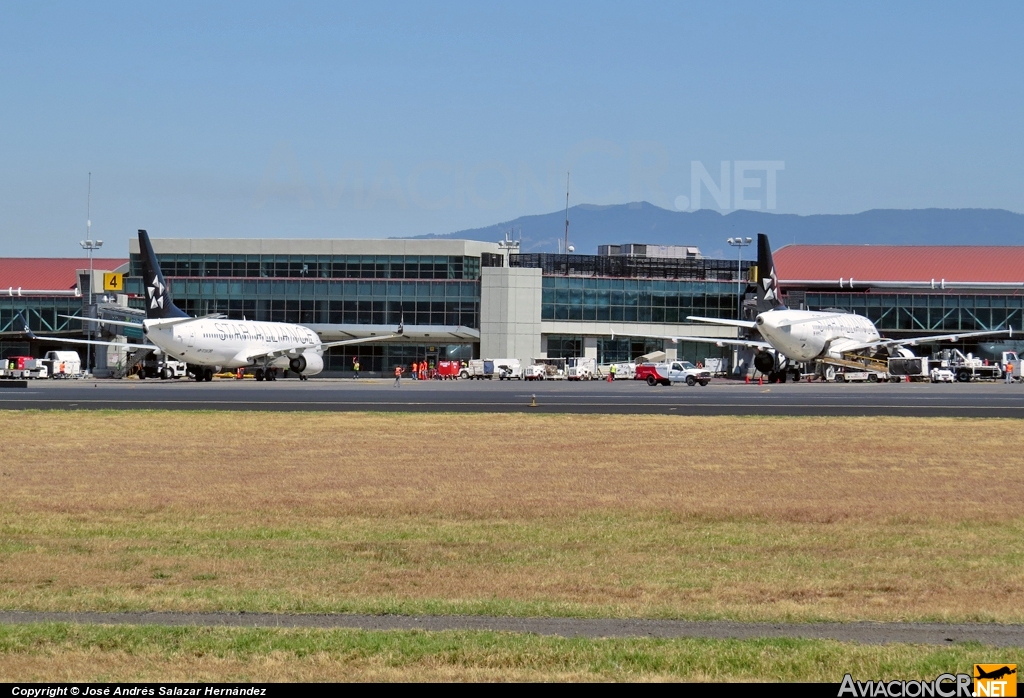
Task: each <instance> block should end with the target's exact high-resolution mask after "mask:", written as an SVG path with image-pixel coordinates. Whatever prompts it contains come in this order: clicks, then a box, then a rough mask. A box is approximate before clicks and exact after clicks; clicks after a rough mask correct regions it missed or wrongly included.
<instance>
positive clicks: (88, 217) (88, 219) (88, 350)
mask: <svg viewBox="0 0 1024 698" xmlns="http://www.w3.org/2000/svg"><path fill="white" fill-rule="evenodd" d="M86 202H87V203H86V214H85V238H86V239H85V240H82V241H81V242H79V243H78V244H79V245H81V246H82V249H83V250H86V251H87V252H88V253H89V295H88V296H87V298H88V301H87V308H88V310H87V312H89V313H91V312H92V253H93V250H98V249H99V248H101V247H103V241H102V240H93V239H92V234H91V233H92V172H90V173H89V195H88V198H87V199H86ZM86 326H87V327H88V328H89V331H88V337H89V339H92V337H93V327H94V324H93V323H91V322H90V323H86ZM85 370H86V372H88V373H92V345H91V344H86V345H85Z"/></svg>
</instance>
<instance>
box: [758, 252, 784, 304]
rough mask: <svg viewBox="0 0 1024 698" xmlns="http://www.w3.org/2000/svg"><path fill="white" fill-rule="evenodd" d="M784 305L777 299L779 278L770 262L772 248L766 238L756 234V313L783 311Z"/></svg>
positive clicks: (773, 263)
mask: <svg viewBox="0 0 1024 698" xmlns="http://www.w3.org/2000/svg"><path fill="white" fill-rule="evenodd" d="M785 307H786V306H785V305H783V303H782V299H781V298H780V297H779V277H778V276H776V275H775V262H774V261H772V247H771V245H770V244H768V236H767V235H765V234H764V233H758V234H757V312H759V313H763V312H764V311H766V310H783V309H785Z"/></svg>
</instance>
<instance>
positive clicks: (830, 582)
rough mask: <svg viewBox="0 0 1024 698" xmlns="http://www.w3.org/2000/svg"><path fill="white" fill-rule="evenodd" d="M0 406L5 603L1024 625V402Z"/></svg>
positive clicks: (0, 598) (0, 555)
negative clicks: (925, 411) (710, 410)
mask: <svg viewBox="0 0 1024 698" xmlns="http://www.w3.org/2000/svg"><path fill="white" fill-rule="evenodd" d="M4 423H5V425H6V426H5V438H4V440H3V441H0V606H3V607H7V608H39V609H66V608H76V609H86V608H100V609H108V608H166V609H172V608H175V609H215V608H246V609H250V610H257V609H270V610H272V609H286V610H353V611H355V610H363V611H366V610H370V611H404V612H428V611H435V612H437V611H469V612H507V613H541V612H556V613H583V614H597V613H612V614H621V615H636V614H643V615H671V616H703V617H736V618H761V619H774V618H875V619H898V618H946V619H981V620H992V619H999V620H1014V621H1018V622H1019V621H1022V620H1024V561H1022V557H1024V556H1021V555H1020V552H1021V545H1020V540H1021V533H1022V532H1024V516H1022V514H1021V511H1024V508H1022V504H1024V501H1022V500H1024V467H1022V466H1024V448H1022V447H1024V433H1022V430H1021V429H1020V423H1019V422H1016V421H1011V420H960V419H893V418H884V419H882V418H879V419H872V418H863V419H825V418H729V417H713V418H710V417H709V418H698V419H693V418H691V419H680V418H675V417H628V418H627V417H607V416H535V415H529V416H517V415H507V416H495V415H486V416H468V415H457V416H453V415H433V416H413V415H366V414H318V413H317V414H309V413H305V414H274V413H259V414H253V413H248V414H247V413H243V414H229V413H200V414H196V413H181V412H171V413H156V412H149V413H122V412H110V413H92V412H76V413H67V414H64V413H55V412H47V413H25V412H14V413H7V414H5V415H4Z"/></svg>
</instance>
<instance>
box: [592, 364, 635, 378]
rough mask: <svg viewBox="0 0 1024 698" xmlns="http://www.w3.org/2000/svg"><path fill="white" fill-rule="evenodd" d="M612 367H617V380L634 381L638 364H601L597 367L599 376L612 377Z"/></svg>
mask: <svg viewBox="0 0 1024 698" xmlns="http://www.w3.org/2000/svg"><path fill="white" fill-rule="evenodd" d="M612 366H614V367H615V374H614V375H615V380H617V381H621V380H633V376H634V375H635V374H636V364H634V363H632V362H630V363H621V364H601V365H600V366H598V367H597V375H598V376H610V375H612V370H611V369H612Z"/></svg>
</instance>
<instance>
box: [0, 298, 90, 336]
mask: <svg viewBox="0 0 1024 698" xmlns="http://www.w3.org/2000/svg"><path fill="white" fill-rule="evenodd" d="M18 313H21V314H22V316H23V317H24V318H25V319H26V320H28V326H29V328H31V329H32V331H34V332H43V333H46V332H68V331H71V332H75V333H79V332H81V331H82V323H81V322H77V321H75V320H68V319H67V318H63V317H60V316H61V315H76V316H77V315H81V314H82V299H81V298H76V297H72V296H61V297H57V298H54V297H47V296H40V297H37V298H33V297H31V296H26V297H19V298H0V332H21V323H20V321H16V320H15V318H16V317H17V316H18Z"/></svg>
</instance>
